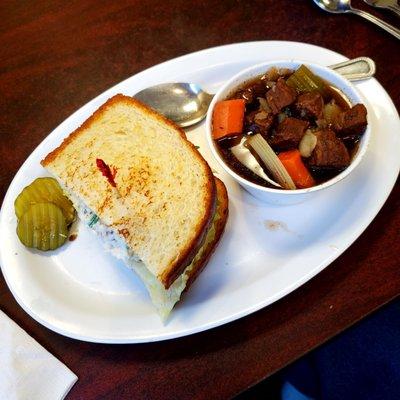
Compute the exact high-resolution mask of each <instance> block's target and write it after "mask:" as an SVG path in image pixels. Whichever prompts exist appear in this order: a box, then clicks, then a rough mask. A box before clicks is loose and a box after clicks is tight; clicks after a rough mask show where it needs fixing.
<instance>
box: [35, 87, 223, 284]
mask: <svg viewBox="0 0 400 400" xmlns="http://www.w3.org/2000/svg"><path fill="white" fill-rule="evenodd" d="M119 102H125V103H128V104H131V105H133V106H134V107H136V108H138V109H140V110H141V112H142V113H143V114H146V115H148V116H151V117H152V118H155V119H156V120H158V121H159V122H160V123H162V124H165V125H168V126H169V127H170V128H172V129H174V130H175V131H176V132H178V133H179V135H180V136H181V138H182V139H183V140H184V141H185V142H186V143H187V144H188V146H189V148H190V151H192V152H193V155H194V156H195V157H196V158H197V160H198V161H199V162H200V163H201V164H202V166H203V169H204V172H205V175H206V181H207V185H206V186H207V187H206V192H207V196H206V197H205V203H206V209H205V212H204V215H203V217H202V219H201V220H200V221H199V222H198V223H197V225H196V226H195V227H194V231H195V234H194V239H193V240H192V241H191V242H190V243H188V244H187V245H186V246H185V247H184V248H183V249H181V251H180V253H179V255H178V256H177V257H176V258H175V259H174V260H173V261H172V262H171V263H170V265H169V266H168V267H167V268H165V269H164V271H163V272H162V273H161V274H160V275H159V276H157V278H158V279H159V280H160V281H161V283H162V284H163V285H164V287H165V288H166V289H168V288H169V287H170V286H171V285H172V283H173V282H174V281H175V279H176V278H177V277H178V276H179V275H180V274H181V273H182V272H183V271H184V269H185V268H186V266H187V265H189V264H190V263H191V262H192V260H193V257H194V256H195V255H196V254H197V252H198V250H199V248H200V247H201V246H202V244H203V242H204V240H205V237H206V234H207V232H208V229H209V227H210V224H211V222H212V219H213V215H214V212H215V205H216V187H215V180H214V176H213V174H212V171H211V169H210V167H209V165H208V164H207V162H206V161H205V160H204V158H203V157H202V156H201V154H200V153H199V152H198V150H197V149H196V147H195V146H194V145H193V144H192V143H191V142H190V141H188V140H187V138H186V134H185V132H184V131H183V130H182V129H181V128H180V127H178V126H177V125H176V124H174V123H173V122H172V121H170V120H168V119H167V118H165V117H163V116H162V115H160V114H158V113H157V112H155V111H153V110H152V109H150V108H149V107H147V106H146V105H144V104H143V103H141V102H140V101H138V100H136V99H134V98H132V97H128V96H125V95H122V94H117V95H115V96H114V97H112V98H110V99H109V100H108V101H106V102H105V103H104V104H103V105H102V106H101V107H100V108H99V109H97V110H96V111H95V112H94V113H93V114H92V115H91V116H90V117H89V118H88V119H87V120H86V121H85V122H84V123H83V124H82V125H81V126H80V127H79V128H78V129H76V130H75V131H74V132H72V133H71V134H70V135H69V136H68V137H67V138H65V139H64V141H63V142H62V143H61V144H60V146H58V147H57V148H56V149H54V150H53V151H52V152H50V153H49V154H48V155H47V156H46V157H45V158H44V159H43V160H42V161H41V165H42V166H43V167H48V166H50V165H51V164H52V163H54V162H55V161H56V159H57V158H58V156H60V155H61V154H62V153H63V151H64V150H65V148H66V147H67V146H69V145H70V144H71V143H73V141H74V140H75V139H76V138H77V137H78V136H79V135H81V134H82V133H83V132H84V131H85V129H86V128H89V127H90V126H91V124H93V123H94V122H96V121H97V120H99V119H100V118H101V117H102V115H103V113H104V112H105V111H106V110H107V109H108V108H110V107H112V106H113V105H114V104H116V103H119ZM119 235H120V236H121V237H122V238H123V239H124V237H123V236H122V235H121V234H120V233H119Z"/></svg>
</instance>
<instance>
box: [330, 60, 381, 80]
mask: <svg viewBox="0 0 400 400" xmlns="http://www.w3.org/2000/svg"><path fill="white" fill-rule="evenodd" d="M329 68H331V69H333V70H335V71H336V72H338V73H339V74H341V75H343V76H344V77H345V78H347V79H348V80H349V81H359V80H362V79H367V78H371V77H373V76H374V75H375V72H376V66H375V62H374V60H372V59H371V58H369V57H358V58H353V59H352V60H348V61H344V62H341V63H338V64H334V65H330V66H329Z"/></svg>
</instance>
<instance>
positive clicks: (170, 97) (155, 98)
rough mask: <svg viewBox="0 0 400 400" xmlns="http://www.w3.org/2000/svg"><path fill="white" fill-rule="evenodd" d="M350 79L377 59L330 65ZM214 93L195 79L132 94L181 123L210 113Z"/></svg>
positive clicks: (370, 71) (369, 72) (369, 70)
mask: <svg viewBox="0 0 400 400" xmlns="http://www.w3.org/2000/svg"><path fill="white" fill-rule="evenodd" d="M329 68H332V69H334V70H335V71H337V72H338V73H339V74H341V75H343V76H344V77H345V78H347V79H349V80H350V81H357V80H360V79H367V78H370V77H372V76H373V75H374V74H375V63H374V61H373V60H371V59H370V58H368V57H359V58H355V59H353V60H348V61H344V62H342V63H339V64H335V65H331V66H329ZM213 96H214V95H212V94H209V93H207V92H205V91H204V90H202V89H201V87H200V86H199V85H196V84H195V83H185V82H175V83H162V84H161V85H156V86H152V87H149V88H146V89H143V90H141V91H140V92H138V93H136V94H135V95H134V96H133V97H135V98H136V99H138V100H140V101H141V102H143V103H145V104H147V105H148V106H150V107H151V108H153V109H154V110H156V111H158V112H159V113H160V114H163V115H164V116H165V117H167V118H169V119H171V120H172V121H174V122H175V123H176V124H177V125H179V126H181V127H188V126H191V125H194V124H196V123H198V122H200V121H201V120H202V119H203V118H204V117H205V116H206V114H207V110H208V106H209V105H210V102H211V100H212V98H213Z"/></svg>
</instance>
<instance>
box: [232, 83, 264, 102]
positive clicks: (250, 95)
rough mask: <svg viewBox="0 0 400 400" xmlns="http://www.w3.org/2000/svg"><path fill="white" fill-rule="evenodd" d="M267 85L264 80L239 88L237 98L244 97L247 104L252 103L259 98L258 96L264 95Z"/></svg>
mask: <svg viewBox="0 0 400 400" xmlns="http://www.w3.org/2000/svg"><path fill="white" fill-rule="evenodd" d="M266 91H267V87H266V86H265V83H264V82H258V81H257V82H254V83H253V84H251V85H248V86H246V87H244V88H243V89H241V90H239V91H238V92H237V94H236V95H235V98H238V99H243V100H244V101H245V102H246V104H247V105H248V104H251V103H253V102H255V101H256V100H257V97H264V96H265V92H266Z"/></svg>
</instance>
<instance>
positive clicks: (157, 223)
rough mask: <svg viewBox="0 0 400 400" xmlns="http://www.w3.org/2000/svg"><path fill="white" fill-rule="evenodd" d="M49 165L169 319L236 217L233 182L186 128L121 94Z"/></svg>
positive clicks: (70, 139) (67, 141) (77, 132)
mask: <svg viewBox="0 0 400 400" xmlns="http://www.w3.org/2000/svg"><path fill="white" fill-rule="evenodd" d="M41 163H42V165H43V166H44V167H45V168H46V169H47V170H48V171H49V172H50V173H51V174H52V175H53V176H54V177H55V178H56V179H57V180H58V182H59V183H60V185H61V186H62V188H63V190H64V192H65V193H66V195H67V196H68V197H69V198H70V199H71V200H72V202H73V203H74V206H75V208H76V210H77V212H78V215H79V217H80V219H81V220H82V221H84V222H85V223H86V224H87V225H88V226H89V227H90V228H91V229H92V230H93V231H95V232H96V233H97V234H98V235H99V236H100V237H101V239H102V243H103V245H104V246H105V248H106V249H107V250H109V251H110V252H111V253H112V254H113V255H115V256H116V257H118V258H120V259H122V260H123V261H124V262H125V264H126V265H127V266H128V267H129V268H131V269H133V270H134V271H135V272H136V273H137V274H138V275H139V277H140V278H141V280H142V281H143V283H144V284H145V285H146V287H147V289H148V291H149V294H150V296H151V299H152V301H153V303H154V305H155V306H156V308H157V311H158V313H159V314H160V316H161V317H162V318H163V319H165V318H166V317H167V316H168V314H169V313H170V311H171V310H172V308H173V306H174V304H175V303H176V302H177V301H178V300H179V299H180V297H181V294H182V292H183V291H184V290H186V289H187V288H188V287H189V285H190V284H191V283H192V282H193V281H194V279H195V278H196V277H197V275H198V274H199V273H200V271H201V270H202V268H203V267H204V266H205V264H206V263H207V261H208V259H209V257H210V255H211V254H212V252H213V250H214V248H215V246H216V245H217V243H218V241H219V239H220V237H221V235H222V233H223V230H224V227H225V224H226V220H227V216H228V197H227V193H226V188H225V186H224V184H223V183H222V182H221V181H220V180H218V179H217V178H215V177H214V176H213V174H212V172H211V170H210V167H209V166H208V164H207V163H206V161H205V160H204V159H203V157H202V156H201V155H200V153H199V152H198V151H197V150H196V148H195V147H194V146H193V144H192V143H190V142H189V141H188V140H187V139H186V136H185V133H184V132H183V130H181V129H179V128H178V127H177V126H175V125H174V124H173V123H172V122H170V121H168V120H167V119H165V118H164V117H162V116H160V115H159V114H157V113H155V112H153V111H152V110H150V109H149V108H147V107H146V106H144V105H143V104H141V103H139V102H138V101H136V100H134V99H133V98H131V97H127V96H123V95H116V96H114V97H113V98H111V99H109V100H108V101H107V102H106V103H105V104H104V105H103V106H101V107H100V108H99V109H98V110H97V111H96V112H95V113H94V114H93V115H92V116H91V117H90V118H89V119H88V120H87V121H85V122H84V123H83V124H82V126H81V127H79V128H78V129H77V130H75V131H74V132H72V133H71V134H70V135H69V136H68V137H67V138H66V139H65V140H64V141H63V143H62V144H61V145H60V146H59V147H57V148H56V149H55V150H53V151H52V152H51V153H50V154H48V155H47V156H46V158H45V159H44V160H42V162H41Z"/></svg>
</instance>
